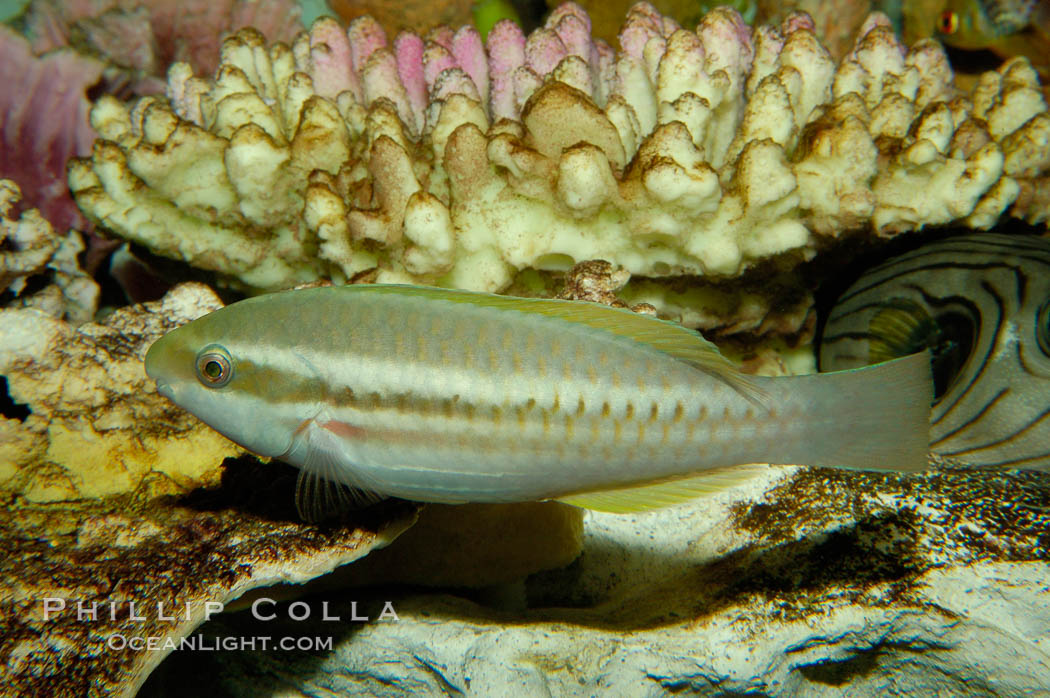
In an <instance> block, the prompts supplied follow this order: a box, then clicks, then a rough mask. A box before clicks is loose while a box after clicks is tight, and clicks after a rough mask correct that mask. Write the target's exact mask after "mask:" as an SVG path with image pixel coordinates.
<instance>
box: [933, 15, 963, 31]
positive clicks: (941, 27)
mask: <svg viewBox="0 0 1050 698" xmlns="http://www.w3.org/2000/svg"><path fill="white" fill-rule="evenodd" d="M958 30H959V15H957V14H956V13H954V12H952V11H951V10H945V11H944V12H942V13H941V15H940V17H938V18H937V31H939V32H940V33H942V34H954V33H955V32H956V31H958Z"/></svg>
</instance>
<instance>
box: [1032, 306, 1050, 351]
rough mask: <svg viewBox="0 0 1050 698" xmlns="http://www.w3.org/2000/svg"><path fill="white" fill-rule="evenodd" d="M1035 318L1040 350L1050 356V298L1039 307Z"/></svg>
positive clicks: (1036, 336)
mask: <svg viewBox="0 0 1050 698" xmlns="http://www.w3.org/2000/svg"><path fill="white" fill-rule="evenodd" d="M1035 318H1036V319H1035V322H1036V327H1035V338H1036V340H1037V341H1038V342H1039V350H1040V351H1042V352H1043V354H1045V355H1046V356H1050V300H1048V301H1046V302H1045V303H1043V304H1042V305H1041V306H1040V307H1039V312H1038V313H1037V314H1036V316H1035Z"/></svg>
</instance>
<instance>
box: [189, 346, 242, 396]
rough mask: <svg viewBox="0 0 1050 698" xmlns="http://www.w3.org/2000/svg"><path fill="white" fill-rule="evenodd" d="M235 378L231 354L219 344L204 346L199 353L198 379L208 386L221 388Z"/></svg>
mask: <svg viewBox="0 0 1050 698" xmlns="http://www.w3.org/2000/svg"><path fill="white" fill-rule="evenodd" d="M231 378H233V363H232V362H231V361H230V354H229V352H227V351H226V350H225V349H223V348H222V347H220V346H218V345H217V344H212V345H210V346H207V347H204V349H202V350H201V352H200V353H199V354H197V379H198V380H200V382H201V383H202V384H203V385H204V386H205V387H208V388H221V387H222V386H224V385H226V384H227V383H229V382H230V379H231Z"/></svg>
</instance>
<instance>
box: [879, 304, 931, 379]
mask: <svg viewBox="0 0 1050 698" xmlns="http://www.w3.org/2000/svg"><path fill="white" fill-rule="evenodd" d="M868 331H869V332H870V333H871V335H872V338H871V340H870V342H869V346H868V358H869V360H870V361H872V362H873V363H878V362H882V361H889V360H891V359H897V358H900V357H902V356H908V355H909V354H914V353H915V352H918V351H922V350H923V349H925V348H928V347H929V346H930V344H929V342H930V340H931V339H932V338H933V336H934V335H936V333H937V323H936V322H934V320H933V318H931V317H930V315H929V313H927V312H926V310H925V309H923V307H922V306H920V305H919V304H918V303H916V302H914V301H911V300H908V299H907V298H892V299H890V300H889V301H887V302H886V307H885V308H883V309H882V310H879V311H878V312H877V313H875V315H874V316H873V317H872V319H871V321H870V322H869V323H868Z"/></svg>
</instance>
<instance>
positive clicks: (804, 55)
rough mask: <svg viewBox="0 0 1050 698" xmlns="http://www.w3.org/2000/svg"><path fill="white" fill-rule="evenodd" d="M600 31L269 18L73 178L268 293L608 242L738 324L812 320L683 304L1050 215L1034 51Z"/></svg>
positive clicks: (533, 263)
mask: <svg viewBox="0 0 1050 698" xmlns="http://www.w3.org/2000/svg"><path fill="white" fill-rule="evenodd" d="M589 32H590V24H589V18H588V17H587V15H586V13H584V12H583V11H582V10H581V9H580V8H579V7H578V6H576V5H574V4H572V3H567V4H565V5H562V6H560V7H559V8H558V9H556V10H555V11H554V12H552V13H551V16H550V17H549V19H548V20H547V23H546V24H545V26H544V27H542V28H540V29H538V30H536V31H534V32H532V33H531V34H530V35H528V36H525V35H524V34H523V32H522V31H521V29H520V28H518V27H517V26H516V25H514V24H512V23H510V22H506V21H505V22H502V23H500V24H498V25H497V26H496V27H495V28H494V29H493V30H492V31H491V32H490V34H489V36H488V39H487V42H486V43H485V44H484V45H483V44H482V42H481V40H480V37H479V36H478V34H477V32H476V30H474V29H473V28H472V27H464V28H462V29H459V30H458V31H453V30H451V29H448V28H440V29H437V30H434V31H433V32H431V33H430V34H429V35H427V36H426V37H420V36H417V35H414V34H411V33H402V34H400V35H399V36H398V37H397V38H395V40H394V41H393V42H392V43H391V42H389V41H388V39H387V37H386V35H385V34H384V33H383V31H382V30H381V28H380V27H379V25H378V24H377V23H376V22H375V21H374V20H372V19H371V18H368V17H362V18H360V19H358V20H355V21H354V22H353V23H352V24H351V25H350V27H349V28H348V29H346V30H345V31H344V30H342V29H341V28H340V27H339V26H338V25H337V24H336V23H335V22H333V21H331V20H319V21H318V22H317V23H315V24H314V25H313V27H312V28H311V29H310V31H309V32H307V33H304V34H301V35H300V36H299V37H298V38H297V39H296V40H295V41H294V42H293V44H292V45H291V46H287V45H285V44H282V43H275V44H271V45H267V44H266V42H265V40H264V39H263V37H262V36H261V35H260V34H259V33H258V32H255V31H251V30H243V31H241V32H238V33H237V34H236V35H234V36H233V37H231V38H229V39H227V40H226V41H225V42H224V44H223V48H222V59H221V64H220V68H219V70H218V72H217V73H216V75H215V78H214V80H209V79H204V78H199V77H194V75H193V71H192V70H191V69H190V68H189V67H188V66H186V65H184V64H176V65H175V66H173V67H172V69H171V70H170V72H169V76H168V95H169V98H170V101H169V102H165V101H163V100H159V99H143V100H141V101H139V102H138V103H137V104H136V105H134V106H132V107H131V108H128V107H125V106H124V105H121V104H119V103H117V102H115V101H114V100H106V99H104V100H102V101H100V102H99V103H98V104H97V105H96V107H95V110H94V112H93V123H94V124H95V125H96V127H97V128H98V129H99V131H100V133H101V135H102V139H101V140H100V141H99V142H98V143H97V144H96V147H95V150H94V153H93V156H92V158H91V159H90V160H86V159H85V160H78V161H75V162H74V163H73V164H72V166H71V174H70V184H71V187H72V189H73V190H74V192H76V196H77V200H78V203H79V204H80V205H81V207H82V208H83V209H84V211H85V212H87V213H88V214H89V215H90V216H91V217H92V218H93V219H95V220H98V221H100V222H101V223H103V224H104V225H105V226H107V227H109V228H110V229H112V230H113V231H115V232H116V233H117V234H119V235H120V236H122V237H125V238H127V239H130V240H134V241H137V242H139V243H141V244H144V245H146V246H147V247H149V248H150V249H152V250H153V251H155V252H157V253H159V254H162V255H167V256H171V257H176V258H180V259H184V260H186V261H188V262H189V263H190V264H193V265H196V266H199V267H203V268H206V269H212V270H215V271H218V272H220V273H222V274H224V275H226V276H227V277H232V278H236V279H239V280H240V281H241V282H242V283H244V284H246V285H248V286H253V287H257V288H262V289H274V288H283V287H288V286H293V285H295V284H298V283H304V282H310V281H314V280H317V279H321V278H328V279H333V280H335V281H337V282H340V281H345V280H353V279H355V278H359V277H362V275H363V276H364V277H367V278H369V279H374V280H378V281H387V282H412V283H428V284H438V285H447V286H456V287H462V288H472V289H479V290H488V291H499V290H503V289H506V288H508V287H509V286H510V285H511V284H513V285H514V288H515V290H516V291H522V290H526V291H527V290H528V289H529V288H534V289H536V292H543V290H542V288H541V287H543V286H544V282H543V279H544V278H545V275H547V274H548V273H552V272H562V271H564V270H567V269H568V268H570V267H571V266H572V265H573V264H575V263H578V262H581V261H585V260H591V259H604V260H606V261H608V262H610V263H611V264H612V265H613V266H614V267H615V268H618V269H623V270H626V272H628V273H629V274H630V275H631V277H632V278H631V281H629V282H628V283H627V285H626V286H625V287H624V289H623V291H622V292H623V295H624V297H625V298H626V299H631V300H630V302H632V303H635V302H648V303H651V304H653V305H654V306H655V307H656V308H657V309H658V310H659V311H660V312H661V313H663V314H665V315H672V316H674V315H677V314H678V313H679V312H681V314H682V316H683V317H688V318H690V324H696V325H700V326H703V327H707V328H709V329H713V328H719V327H732V328H734V330H736V331H745V330H747V329H748V328H750V329H753V330H756V329H758V328H760V327H778V328H783V327H785V324H790V323H786V322H785V318H783V317H782V318H780V319H772V320H770V318H769V317H767V315H768V314H769V313H770V312H772V309H773V308H774V307H781V306H782V305H783V304H782V303H779V302H778V301H777V299H775V298H771V297H769V294H768V293H767V294H766V296H765V298H764V301H762V302H761V303H760V302H758V300H761V298H759V296H756V297H755V298H756V299H758V300H756V301H755V302H749V303H747V304H746V305H747V317H748V318H749V319H748V320H747V321H746V322H743V321H741V318H740V317H734V316H731V315H726V314H719V313H709V312H706V311H698V310H697V309H696V308H684V309H682V304H683V303H688V302H690V301H689V298H691V296H689V294H681V293H677V292H676V293H675V294H673V295H674V296H675V300H673V301H671V300H670V298H671V295H672V293H671V289H672V287H675V286H678V287H680V286H681V284H680V283H679V282H677V281H676V279H680V278H681V277H693V276H705V277H708V278H709V279H731V278H734V277H737V276H739V275H740V274H742V273H743V272H744V271H745V270H747V269H750V268H754V267H756V266H763V268H765V269H766V270H767V273H769V272H772V273H776V274H783V273H788V272H790V270H792V269H794V268H796V267H797V266H798V264H799V263H800V262H802V261H805V260H808V259H811V258H812V257H813V256H814V255H815V254H816V253H817V251H818V250H819V249H824V248H826V247H828V246H831V245H833V244H835V241H836V240H838V239H840V238H844V237H848V236H857V235H873V234H874V235H882V236H888V235H893V234H897V233H899V232H902V231H907V230H915V229H918V228H921V227H923V226H925V225H944V224H949V223H951V224H954V225H963V226H969V227H976V228H987V227H990V226H991V225H993V224H994V223H995V222H996V221H997V220H998V219H999V218H1000V216H1001V215H1002V214H1003V213H1005V212H1007V211H1009V213H1010V214H1011V215H1013V216H1016V217H1021V218H1026V219H1028V220H1029V221H1031V222H1033V223H1038V222H1042V221H1045V220H1046V218H1047V214H1048V211H1047V206H1046V203H1047V198H1048V196H1047V194H1046V191H1047V189H1048V185H1047V181H1048V171H1050V162H1047V158H1046V157H1045V152H1046V150H1047V142H1048V134H1047V132H1048V129H1047V123H1048V119H1050V116H1048V115H1047V108H1046V104H1045V102H1044V101H1043V99H1042V96H1041V94H1040V91H1039V84H1038V80H1037V78H1036V76H1035V73H1034V72H1033V71H1032V70H1031V67H1030V66H1029V65H1028V64H1027V62H1025V61H1024V60H1017V61H1013V62H1010V63H1007V64H1006V65H1004V66H1003V68H1002V69H1001V70H999V71H997V72H993V73H988V74H986V76H985V77H983V78H982V79H981V82H980V83H979V85H978V87H977V88H976V89H975V91H974V92H973V93H972V94H969V95H967V94H963V93H960V92H959V91H958V90H956V88H955V87H954V85H953V84H952V73H951V70H950V68H949V66H948V63H947V59H946V57H945V55H944V52H943V50H942V48H941V47H940V45H939V44H937V43H936V42H933V41H923V42H919V43H917V44H916V45H915V46H913V47H911V48H910V49H908V48H906V47H904V46H903V45H902V44H901V43H900V42H899V40H898V39H897V38H896V37H895V36H894V35H893V33H892V32H891V31H890V29H889V28H888V21H887V20H886V19H885V17H882V16H881V15H878V14H875V15H872V16H871V17H870V18H869V19H868V21H867V22H866V24H865V26H864V30H863V34H862V35H861V36H860V37H859V38H858V40H857V42H856V44H855V46H854V48H853V50H852V51H850V52H849V53H848V54H847V55H846V56H845V57H844V58H843V60H842V61H841V63H840V64H839V65H836V64H835V62H834V61H833V60H832V58H831V56H830V55H829V54H828V52H827V51H826V50H825V49H824V47H822V46H821V45H820V43H819V42H818V41H817V39H816V37H815V36H814V34H813V23H812V21H811V20H810V19H809V18H808V16H806V15H801V14H794V15H790V16H789V17H787V19H785V20H784V22H783V23H782V24H781V25H780V26H779V27H758V28H755V29H751V28H750V27H748V26H747V25H746V24H744V22H743V20H742V19H741V17H740V15H739V14H738V13H736V12H735V11H733V10H730V9H727V8H719V9H716V10H714V11H712V12H710V13H708V14H707V15H705V17H704V18H703V20H702V21H701V22H700V24H699V26H698V27H697V28H696V31H695V32H694V31H689V30H686V29H682V28H680V27H679V26H678V25H677V24H675V22H674V21H672V20H670V19H668V18H666V17H662V16H661V15H660V14H659V13H657V12H656V11H655V10H654V9H653V8H652V7H651V6H649V5H647V4H645V3H639V4H637V5H635V6H634V7H633V8H632V9H631V11H630V13H629V15H628V17H627V20H626V22H625V24H624V27H623V29H622V31H621V34H620V43H621V46H622V51H621V52H619V53H616V52H614V51H613V50H612V49H611V48H610V47H609V46H608V45H607V44H606V43H605V42H603V41H601V40H594V39H592V38H591V37H590V33H589ZM800 285H801V282H800ZM776 286H777V287H779V285H776ZM641 288H644V289H646V291H645V293H644V294H643V293H640V292H639V289H641ZM693 300H694V301H696V302H703V299H702V298H700V297H697V298H693ZM763 303H764V306H763ZM759 306H763V307H764V309H763V307H759ZM679 309H681V310H679ZM777 312H779V311H777ZM715 316H717V317H715ZM788 316H789V317H790V318H792V320H791V322H792V323H794V326H796V327H798V326H799V323H801V322H804V317H805V313H804V312H799V306H796V305H793V306H792V308H791V310H790V311H789V312H788Z"/></svg>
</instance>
